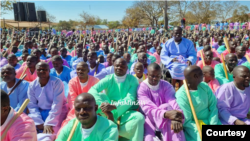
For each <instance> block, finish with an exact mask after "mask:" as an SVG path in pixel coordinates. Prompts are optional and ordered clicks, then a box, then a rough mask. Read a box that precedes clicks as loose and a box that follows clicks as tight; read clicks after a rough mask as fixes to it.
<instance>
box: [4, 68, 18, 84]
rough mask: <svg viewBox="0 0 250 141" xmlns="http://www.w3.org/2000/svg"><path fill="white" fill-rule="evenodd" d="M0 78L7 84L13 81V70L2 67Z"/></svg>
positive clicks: (14, 75)
mask: <svg viewBox="0 0 250 141" xmlns="http://www.w3.org/2000/svg"><path fill="white" fill-rule="evenodd" d="M1 77H2V79H3V81H4V82H6V83H8V82H10V81H12V80H14V79H15V77H16V73H15V72H14V71H13V70H11V69H9V68H5V67H4V68H3V69H2V70H1Z"/></svg>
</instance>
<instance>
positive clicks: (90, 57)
mask: <svg viewBox="0 0 250 141" xmlns="http://www.w3.org/2000/svg"><path fill="white" fill-rule="evenodd" d="M87 58H88V61H89V63H90V64H93V63H95V62H96V59H97V57H96V55H94V54H93V53H91V52H89V53H88V57H87Z"/></svg>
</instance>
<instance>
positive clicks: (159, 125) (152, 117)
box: [137, 63, 185, 141]
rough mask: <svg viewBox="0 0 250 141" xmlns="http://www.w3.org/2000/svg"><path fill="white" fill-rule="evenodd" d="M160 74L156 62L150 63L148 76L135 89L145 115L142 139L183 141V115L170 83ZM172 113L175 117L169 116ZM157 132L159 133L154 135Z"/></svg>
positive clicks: (149, 140)
mask: <svg viewBox="0 0 250 141" xmlns="http://www.w3.org/2000/svg"><path fill="white" fill-rule="evenodd" d="M161 74H162V72H161V68H160V66H159V65H158V64H156V63H153V64H150V65H149V66H148V78H147V79H146V80H144V81H143V82H142V83H141V84H140V86H139V87H138V90H137V94H138V100H139V104H140V107H141V109H142V112H143V114H144V115H145V124H144V130H145V132H144V140H145V141H153V140H155V139H156V138H158V139H161V138H162V139H163V141H185V136H184V132H183V131H182V129H183V128H182V127H183V125H182V124H183V122H184V119H183V118H184V116H183V113H182V110H181V109H180V108H179V106H178V104H177V102H176V99H175V90H174V88H173V86H172V85H171V84H169V83H168V82H166V81H164V80H160V78H161ZM153 76H154V78H153ZM173 115H174V116H175V117H176V118H171V117H172V116H173ZM171 126H172V130H171ZM157 132H158V133H159V134H161V135H158V136H157V135H155V134H156V133H157Z"/></svg>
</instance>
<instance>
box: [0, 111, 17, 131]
mask: <svg viewBox="0 0 250 141" xmlns="http://www.w3.org/2000/svg"><path fill="white" fill-rule="evenodd" d="M13 116H14V109H13V108H12V107H10V112H9V114H8V117H7V119H6V120H5V122H4V123H3V125H2V126H0V127H1V132H2V131H3V130H4V129H5V128H6V126H7V125H8V123H9V122H10V120H11V119H12V117H13Z"/></svg>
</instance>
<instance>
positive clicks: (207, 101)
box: [175, 82, 221, 141]
mask: <svg viewBox="0 0 250 141" xmlns="http://www.w3.org/2000/svg"><path fill="white" fill-rule="evenodd" d="M175 96H176V101H177V103H178V105H179V106H180V108H181V109H182V110H183V113H184V116H185V122H184V124H183V127H184V133H185V137H186V140H187V141H200V140H201V139H200V136H199V133H198V130H197V127H196V124H195V121H194V118H193V114H192V111H191V108H190V104H189V101H188V98H187V94H186V90H185V87H184V85H183V86H181V88H180V89H179V90H178V91H177V92H176V95H175ZM190 96H191V99H192V102H193V106H194V109H195V112H196V115H197V118H198V120H202V121H203V122H204V123H205V124H206V125H221V122H220V120H219V117H218V116H219V115H218V109H217V99H216V97H215V95H214V94H213V92H212V90H211V89H210V87H209V86H208V85H207V84H206V83H205V82H201V83H200V84H199V85H198V90H197V91H190Z"/></svg>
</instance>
